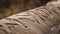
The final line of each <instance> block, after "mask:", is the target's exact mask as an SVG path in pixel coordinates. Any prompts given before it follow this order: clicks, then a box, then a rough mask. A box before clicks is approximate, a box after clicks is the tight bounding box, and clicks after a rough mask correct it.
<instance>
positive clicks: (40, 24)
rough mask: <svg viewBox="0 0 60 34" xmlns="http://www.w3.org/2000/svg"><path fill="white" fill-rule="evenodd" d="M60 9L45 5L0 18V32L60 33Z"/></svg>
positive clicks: (20, 33)
mask: <svg viewBox="0 0 60 34" xmlns="http://www.w3.org/2000/svg"><path fill="white" fill-rule="evenodd" d="M59 22H60V10H59V8H58V6H55V5H45V6H41V7H38V8H35V9H32V10H28V11H25V12H22V13H19V14H16V15H13V16H10V17H7V18H4V19H1V20H0V34H60V33H59V31H60V30H59V27H60V26H59V24H60V23H59Z"/></svg>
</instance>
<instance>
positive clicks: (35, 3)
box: [0, 0, 51, 19]
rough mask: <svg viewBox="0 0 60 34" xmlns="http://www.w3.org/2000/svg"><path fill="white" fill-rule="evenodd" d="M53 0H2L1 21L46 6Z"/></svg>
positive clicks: (0, 3)
mask: <svg viewBox="0 0 60 34" xmlns="http://www.w3.org/2000/svg"><path fill="white" fill-rule="evenodd" d="M49 1H51V0H0V19H2V18H5V17H7V16H10V15H13V14H17V13H20V12H23V11H27V10H30V9H34V8H36V7H40V6H43V5H45V4H46V3H47V2H49Z"/></svg>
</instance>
